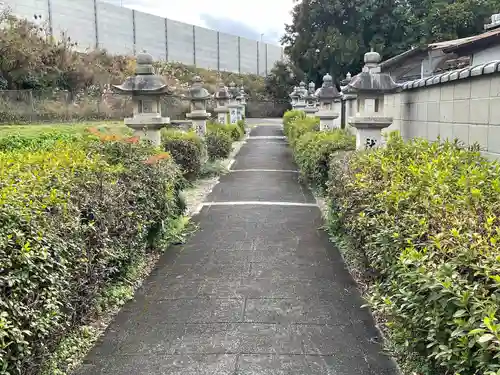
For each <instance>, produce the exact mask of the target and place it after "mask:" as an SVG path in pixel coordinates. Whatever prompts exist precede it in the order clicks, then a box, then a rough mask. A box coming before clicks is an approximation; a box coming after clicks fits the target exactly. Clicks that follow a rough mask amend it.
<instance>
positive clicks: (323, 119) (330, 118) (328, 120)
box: [316, 110, 339, 131]
mask: <svg viewBox="0 0 500 375" xmlns="http://www.w3.org/2000/svg"><path fill="white" fill-rule="evenodd" d="M316 117H319V130H321V131H324V130H333V129H335V119H337V118H338V117H339V114H338V113H337V112H333V111H321V110H320V111H318V112H317V113H316Z"/></svg>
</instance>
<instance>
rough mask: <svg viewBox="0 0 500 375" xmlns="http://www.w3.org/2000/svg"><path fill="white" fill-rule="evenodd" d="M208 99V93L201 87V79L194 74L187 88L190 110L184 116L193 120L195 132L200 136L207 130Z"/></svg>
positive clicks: (208, 115)
mask: <svg viewBox="0 0 500 375" xmlns="http://www.w3.org/2000/svg"><path fill="white" fill-rule="evenodd" d="M209 99H210V93H209V92H208V91H207V89H205V88H204V87H203V81H202V80H201V78H200V77H199V76H195V77H194V78H193V83H192V84H191V87H190V88H189V100H190V101H191V112H190V113H188V114H187V115H186V117H187V118H188V119H191V121H193V127H194V129H195V130H196V133H197V134H198V135H200V136H202V137H204V136H205V133H206V132H207V119H208V118H209V117H210V113H208V112H207V101H208V100H209Z"/></svg>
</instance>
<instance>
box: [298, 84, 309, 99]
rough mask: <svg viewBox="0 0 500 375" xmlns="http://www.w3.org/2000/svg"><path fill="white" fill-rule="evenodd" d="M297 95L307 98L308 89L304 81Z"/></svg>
mask: <svg viewBox="0 0 500 375" xmlns="http://www.w3.org/2000/svg"><path fill="white" fill-rule="evenodd" d="M297 93H298V95H299V97H300V98H305V97H306V96H307V94H308V92H307V88H306V83H305V82H304V81H301V82H300V83H299V89H298V90H297Z"/></svg>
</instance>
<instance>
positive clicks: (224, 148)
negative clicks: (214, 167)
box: [205, 129, 233, 161]
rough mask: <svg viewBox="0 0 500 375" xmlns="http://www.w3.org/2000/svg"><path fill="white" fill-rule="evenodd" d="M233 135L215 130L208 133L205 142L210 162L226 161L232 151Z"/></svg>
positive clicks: (221, 130)
mask: <svg viewBox="0 0 500 375" xmlns="http://www.w3.org/2000/svg"><path fill="white" fill-rule="evenodd" d="M232 141H233V140H232V138H231V135H230V134H229V133H228V132H227V131H226V130H223V129H213V130H210V131H208V132H207V134H206V137H205V142H206V144H207V154H208V158H209V160H212V161H213V160H217V159H226V158H228V157H229V155H230V154H231V150H232V144H233V142H232Z"/></svg>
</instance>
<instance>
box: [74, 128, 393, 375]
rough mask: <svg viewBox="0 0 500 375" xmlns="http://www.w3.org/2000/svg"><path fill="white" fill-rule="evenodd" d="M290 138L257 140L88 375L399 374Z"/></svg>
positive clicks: (110, 334) (271, 132)
mask: <svg viewBox="0 0 500 375" xmlns="http://www.w3.org/2000/svg"><path fill="white" fill-rule="evenodd" d="M282 136H283V133H282V131H281V127H280V126H279V125H267V126H260V127H256V128H254V129H253V130H252V131H251V137H250V139H249V140H248V141H247V143H246V144H245V145H244V146H243V148H242V150H241V152H240V153H239V155H238V157H237V160H236V162H235V163H234V164H233V166H232V169H233V170H234V172H232V173H229V174H227V175H225V176H223V177H222V178H221V181H220V183H219V184H218V185H217V186H216V187H215V188H214V190H213V192H212V193H211V194H210V196H209V197H208V198H207V200H206V203H205V205H204V208H203V209H202V210H201V212H200V214H199V215H198V216H197V217H196V220H197V221H198V223H199V225H200V230H199V231H198V232H197V233H196V234H194V235H193V237H192V238H191V239H190V240H189V241H188V243H187V244H186V245H183V246H178V247H175V248H173V249H170V250H169V251H168V252H167V253H166V254H165V255H164V256H163V258H162V259H161V261H160V264H159V265H158V266H157V268H156V269H155V270H154V271H153V274H152V275H151V276H150V277H149V278H148V280H147V281H146V282H145V284H144V286H143V288H142V289H141V290H140V291H139V292H138V293H137V294H136V298H135V300H134V301H132V302H130V303H128V304H127V305H126V306H125V307H124V309H123V310H122V311H121V313H120V314H119V315H118V316H117V319H116V321H115V322H114V323H112V324H111V326H110V327H109V329H108V330H107V332H106V333H105V335H104V336H103V337H102V339H101V340H100V342H99V343H98V345H97V347H96V348H95V349H94V350H93V351H92V352H91V353H90V355H89V356H88V358H87V359H86V361H85V364H84V366H83V367H82V368H81V369H80V371H79V372H78V374H79V375H94V374H95V375H97V374H101V375H160V374H169V375H295V374H297V375H320V374H321V375H323V374H332V375H383V374H391V375H392V374H396V371H395V369H394V368H393V367H392V362H391V361H390V360H389V359H388V358H387V357H386V356H384V355H383V354H381V347H380V345H379V344H377V332H376V330H375V328H374V325H373V321H372V318H371V316H370V315H369V313H368V312H367V311H366V310H364V309H361V308H360V306H361V305H362V304H363V301H362V300H361V298H360V296H359V294H358V292H357V291H356V287H355V284H354V282H353V280H352V279H351V277H350V275H349V273H348V272H347V271H346V269H345V268H344V265H343V263H342V260H341V257H340V255H339V254H338V252H337V251H336V250H335V249H334V248H333V247H332V245H331V244H330V243H329V241H328V238H327V235H326V234H325V233H324V232H323V231H322V230H321V229H320V227H321V225H322V220H321V215H320V211H319V209H318V208H317V207H316V205H315V200H314V198H313V196H312V195H311V193H310V191H309V190H308V189H307V188H306V187H305V186H303V185H301V184H299V183H298V181H297V178H298V174H297V172H296V166H295V165H294V163H293V160H292V155H291V152H290V149H289V148H288V146H287V145H286V143H285V141H284V140H283V139H280V138H279V137H282ZM253 137H257V138H253ZM266 137H271V138H266Z"/></svg>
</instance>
